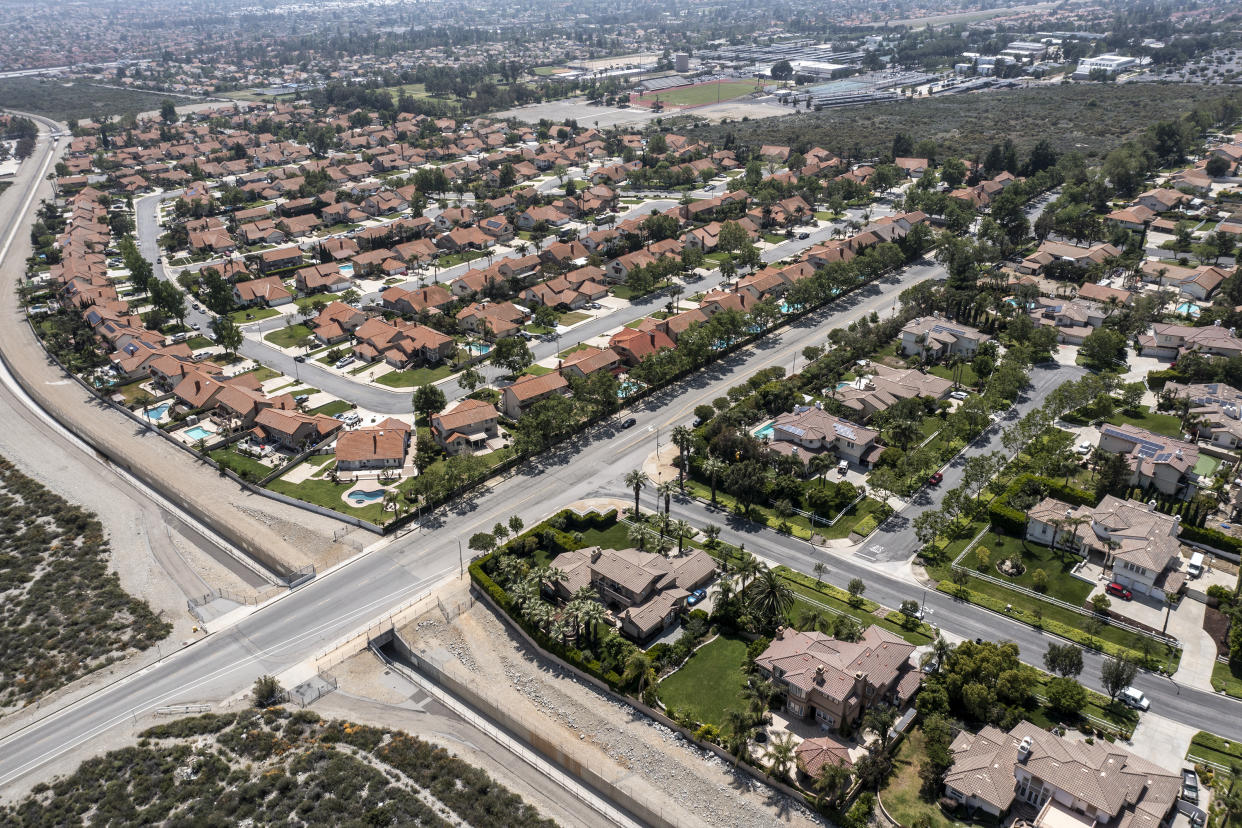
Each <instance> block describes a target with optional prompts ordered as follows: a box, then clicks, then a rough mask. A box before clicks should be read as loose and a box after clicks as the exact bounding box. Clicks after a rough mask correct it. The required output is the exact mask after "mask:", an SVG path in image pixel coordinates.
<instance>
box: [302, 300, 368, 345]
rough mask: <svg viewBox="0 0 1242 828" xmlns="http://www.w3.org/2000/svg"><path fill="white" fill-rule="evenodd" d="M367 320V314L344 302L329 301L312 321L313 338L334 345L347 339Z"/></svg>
mask: <svg viewBox="0 0 1242 828" xmlns="http://www.w3.org/2000/svg"><path fill="white" fill-rule="evenodd" d="M366 320H367V315H366V314H365V313H363V312H362V311H360V310H358V309H357V308H355V307H351V306H350V305H347V304H345V303H344V302H329V303H328V305H327V307H325V308H324V309H323V310H321V311H320V312H319V315H318V316H316V317H315V320H314V322H313V323H312V330H313V331H314V334H315V338H316V339H318V340H319V341H320V342H322V343H323V344H324V345H335V344H336V343H338V342H341V341H343V340H346V339H349V337H350V334H352V333H353V332H354V331H355V330H357V329H358V326H359V325H361V324H362V323H363V322H365V321H366Z"/></svg>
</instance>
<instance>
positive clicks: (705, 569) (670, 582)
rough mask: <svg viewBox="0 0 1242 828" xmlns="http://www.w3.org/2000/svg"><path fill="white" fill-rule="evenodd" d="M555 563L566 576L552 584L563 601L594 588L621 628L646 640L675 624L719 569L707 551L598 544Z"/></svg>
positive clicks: (558, 559) (641, 639)
mask: <svg viewBox="0 0 1242 828" xmlns="http://www.w3.org/2000/svg"><path fill="white" fill-rule="evenodd" d="M552 566H553V568H555V569H559V570H560V571H561V572H563V573H565V576H564V577H563V578H561V579H560V580H558V581H554V582H553V583H552V584H551V589H552V590H553V592H555V593H556V595H557V597H559V598H560V599H561V600H569V599H570V598H572V596H573V595H574V594H575V593H576V592H577V591H578V590H579V589H581V588H582V587H584V586H589V587H591V588H592V589H594V590H595V591H596V593H597V594H598V595H599V599H600V601H602V602H603V604H604V605H605V606H606V607H608V608H609V609H611V610H613V612H614V614H615V615H616V617H617V620H618V621H619V622H620V625H621V632H623V633H625V634H626V635H628V636H630V637H631V638H633V639H635V640H636V641H645V640H646V639H648V638H650V637H651V636H652V635H653V634H655V633H658V632H660V631H661V630H663V629H665V628H666V627H668V626H670V625H672V624H673V622H674V621H675V620H676V618H677V614H678V612H679V611H680V610H681V608H682V607H683V606H685V601H686V598H687V597H689V595H690V593H691V592H692V591H693V590H695V589H698V588H699V587H701V586H703V585H705V584H706V583H707V582H708V581H710V580H711V578H712V576H713V575H714V574H715V572H716V562H715V561H714V560H713V559H712V557H711V556H710V555H708V554H707V553H706V552H704V551H702V550H695V551H693V552H691V553H689V554H688V555H682V556H679V557H675V558H666V557H664V556H663V555H660V554H658V553H654V552H640V551H639V550H637V549H620V550H617V549H601V548H600V547H598V546H592V547H588V548H586V549H575V550H571V551H569V552H562V553H561V554H560V555H557V556H556V558H555V559H554V560H553V561H552Z"/></svg>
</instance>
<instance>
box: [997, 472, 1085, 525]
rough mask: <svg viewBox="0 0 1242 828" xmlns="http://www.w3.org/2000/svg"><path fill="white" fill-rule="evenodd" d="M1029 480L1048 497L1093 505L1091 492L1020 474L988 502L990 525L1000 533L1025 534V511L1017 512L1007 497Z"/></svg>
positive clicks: (1036, 476) (1035, 476)
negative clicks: (1038, 486) (1037, 485)
mask: <svg viewBox="0 0 1242 828" xmlns="http://www.w3.org/2000/svg"><path fill="white" fill-rule="evenodd" d="M1029 481H1035V482H1036V483H1038V484H1039V485H1040V486H1041V487H1042V488H1043V489H1044V490H1045V491H1046V492H1047V493H1048V497H1055V498H1056V499H1057V500H1063V501H1065V502H1066V503H1068V504H1069V505H1071V506H1094V505H1095V501H1096V498H1095V495H1094V494H1092V493H1091V492H1088V491H1085V490H1083V489H1079V488H1078V487H1076V486H1067V485H1066V484H1064V483H1062V482H1060V481H1059V480H1053V479H1052V478H1050V477H1040V476H1038V475H1035V474H1031V473H1029V472H1028V473H1026V474H1020V475H1018V476H1017V477H1015V478H1014V479H1013V481H1012V482H1010V484H1009V485H1008V486H1007V487H1006V488H1005V491H1004V492H1003V493H1002V494H1001V496H1000V497H998V498H996V499H995V500H993V501H992V502H991V503H990V504H988V514H989V517H990V519H991V521H992V526H993V527H994V528H995V529H997V530H998V531H1000V532H1001V533H1003V534H1006V535H1014V536H1016V537H1023V536H1024V535H1025V534H1026V513H1025V512H1019V511H1018V510H1017V509H1015V508H1013V507H1012V506H1010V505H1009V498H1011V497H1013V495H1015V494H1017V492H1018V490H1019V489H1021V488H1022V487H1023V486H1025V485H1026V484H1027V483H1028V482H1029Z"/></svg>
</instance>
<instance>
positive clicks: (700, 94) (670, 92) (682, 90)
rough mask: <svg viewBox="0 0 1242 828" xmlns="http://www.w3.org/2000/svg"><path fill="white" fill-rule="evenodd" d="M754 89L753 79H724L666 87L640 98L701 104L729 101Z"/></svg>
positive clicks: (669, 103)
mask: <svg viewBox="0 0 1242 828" xmlns="http://www.w3.org/2000/svg"><path fill="white" fill-rule="evenodd" d="M754 91H755V82H754V81H750V80H726V81H715V82H713V83H703V84H698V85H696V86H682V87H678V88H676V89H666V90H664V91H663V92H659V93H653V94H651V95H647V96H646V97H644V98H641V99H640V100H643V101H649V102H654V101H655V100H656V99H657V98H659V100H660V102H661V103H663V104H664V105H665V106H703V105H704V104H712V103H716V102H717V101H731V100H733V99H734V98H740V97H742V96H743V95H748V94H750V93H751V92H754Z"/></svg>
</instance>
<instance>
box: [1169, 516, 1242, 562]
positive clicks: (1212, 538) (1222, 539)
mask: <svg viewBox="0 0 1242 828" xmlns="http://www.w3.org/2000/svg"><path fill="white" fill-rule="evenodd" d="M1181 537H1182V540H1186V541H1190V542H1192V543H1201V544H1203V545H1204V546H1211V547H1214V548H1216V549H1220V550H1222V551H1224V552H1232V553H1234V554H1235V555H1242V540H1240V539H1238V538H1235V537H1234V536H1233V535H1226V534H1225V533H1224V532H1221V531H1218V530H1216V529H1211V528H1207V527H1200V526H1191V525H1188V524H1186V523H1183V524H1182V526H1181Z"/></svg>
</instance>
